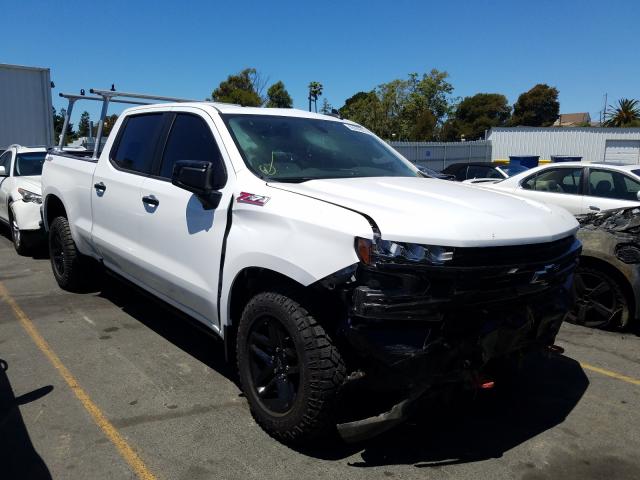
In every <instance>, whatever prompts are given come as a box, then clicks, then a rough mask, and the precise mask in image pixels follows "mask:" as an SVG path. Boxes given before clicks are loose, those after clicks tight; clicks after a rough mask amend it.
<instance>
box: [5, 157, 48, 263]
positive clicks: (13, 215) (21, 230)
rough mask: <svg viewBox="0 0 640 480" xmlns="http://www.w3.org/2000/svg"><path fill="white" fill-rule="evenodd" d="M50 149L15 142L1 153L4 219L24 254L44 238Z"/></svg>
mask: <svg viewBox="0 0 640 480" xmlns="http://www.w3.org/2000/svg"><path fill="white" fill-rule="evenodd" d="M46 155H47V149H46V148H44V147H23V146H20V145H11V146H10V147H9V148H8V149H7V150H6V151H5V152H4V153H3V154H2V155H0V221H2V222H3V223H6V224H7V225H8V226H9V228H10V229H11V239H12V240H13V245H14V247H15V249H16V251H17V252H18V253H19V254H20V255H27V254H28V253H29V252H30V251H31V248H32V247H33V246H35V244H36V243H37V242H39V241H40V240H41V238H43V232H44V231H43V229H42V221H41V217H40V205H41V203H42V197H41V196H40V193H41V188H42V187H41V185H40V175H41V174H42V164H43V163H44V159H45V156H46Z"/></svg>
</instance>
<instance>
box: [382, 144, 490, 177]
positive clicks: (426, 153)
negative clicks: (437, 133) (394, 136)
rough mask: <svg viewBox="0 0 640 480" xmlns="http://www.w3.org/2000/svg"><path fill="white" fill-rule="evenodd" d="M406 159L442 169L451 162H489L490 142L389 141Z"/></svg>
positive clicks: (435, 168)
mask: <svg viewBox="0 0 640 480" xmlns="http://www.w3.org/2000/svg"><path fill="white" fill-rule="evenodd" d="M389 145H391V146H392V147H393V148H394V149H395V150H396V151H397V152H398V153H400V154H401V155H402V156H404V157H405V158H406V159H407V160H409V161H411V162H413V163H415V164H417V165H420V166H424V167H429V168H433V169H434V170H442V169H444V168H445V167H448V166H449V165H451V164H453V163H469V162H489V161H490V160H491V142H487V141H485V140H480V141H473V142H389Z"/></svg>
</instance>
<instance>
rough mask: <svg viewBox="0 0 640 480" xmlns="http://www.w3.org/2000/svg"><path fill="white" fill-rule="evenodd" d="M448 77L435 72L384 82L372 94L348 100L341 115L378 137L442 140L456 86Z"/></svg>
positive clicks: (341, 109) (358, 94) (341, 110)
mask: <svg viewBox="0 0 640 480" xmlns="http://www.w3.org/2000/svg"><path fill="white" fill-rule="evenodd" d="M447 78H448V74H447V73H446V72H440V71H438V70H431V71H430V72H429V73H425V74H423V75H422V76H420V75H418V74H417V73H412V74H410V75H409V78H408V79H406V80H403V79H396V80H392V81H390V82H387V83H383V84H381V85H379V86H378V87H376V89H375V90H373V91H371V92H358V93H356V94H355V95H353V96H352V97H351V98H349V99H347V100H346V101H345V104H344V106H343V107H341V108H340V114H341V115H342V116H343V117H345V118H348V119H350V120H353V121H355V122H358V123H360V124H361V125H364V126H365V127H367V128H368V129H369V130H371V131H373V132H374V133H376V134H377V135H378V136H380V137H382V138H387V139H397V140H418V141H419V140H432V139H435V138H438V136H439V133H440V129H441V127H442V124H443V123H444V120H445V119H446V118H447V116H448V115H449V114H450V112H451V99H450V95H451V93H452V92H453V86H452V85H451V84H450V83H449V82H448V80H447Z"/></svg>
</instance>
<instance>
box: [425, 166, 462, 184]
mask: <svg viewBox="0 0 640 480" xmlns="http://www.w3.org/2000/svg"><path fill="white" fill-rule="evenodd" d="M416 167H418V170H420V172H422V173H424V175H425V176H427V177H430V178H438V179H440V180H455V179H456V177H454V176H453V175H448V174H446V173H441V172H436V171H435V170H434V169H432V168H429V167H425V166H422V165H416Z"/></svg>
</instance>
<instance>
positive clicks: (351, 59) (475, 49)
mask: <svg viewBox="0 0 640 480" xmlns="http://www.w3.org/2000/svg"><path fill="white" fill-rule="evenodd" d="M0 11H2V19H3V21H2V32H3V35H2V37H1V39H0V63H9V64H18V65H30V66H43V67H48V68H50V69H51V76H52V80H53V81H54V82H55V85H56V88H55V89H54V92H53V93H54V106H55V107H56V108H58V109H59V108H60V107H63V106H64V105H65V104H64V103H63V101H62V99H60V98H59V97H58V92H65V93H77V92H79V91H80V89H81V88H84V89H86V90H87V91H88V89H89V88H92V87H93V88H109V87H110V86H111V84H112V83H114V84H115V86H116V88H117V89H118V90H120V91H128V92H142V93H149V94H156V95H165V96H175V97H184V98H194V99H204V98H206V97H208V96H210V95H211V92H212V91H213V90H214V89H215V88H216V86H217V85H218V84H219V83H220V82H221V81H222V80H224V79H226V77H227V76H228V75H229V74H232V73H236V72H239V71H240V70H242V69H243V68H246V67H254V68H256V69H257V70H258V71H259V72H260V74H261V76H262V77H263V78H265V79H268V83H267V85H270V84H271V83H274V82H276V81H278V80H282V81H283V82H284V83H285V86H286V88H287V89H288V90H289V92H290V94H291V96H292V97H293V99H294V106H295V107H297V108H302V109H307V108H308V105H307V86H308V84H309V82H310V81H314V80H315V81H319V82H321V83H322V84H323V85H324V97H326V98H327V100H328V101H329V102H330V103H331V104H332V105H333V107H334V108H339V107H340V106H342V105H343V103H344V100H345V99H347V98H349V97H350V96H351V95H353V94H354V93H356V92H358V91H369V90H372V89H373V88H375V87H376V86H377V85H379V84H381V83H383V82H388V81H391V80H393V79H396V78H406V77H407V75H408V74H409V73H411V72H417V73H420V74H422V73H425V72H429V71H430V70H431V69H433V68H435V69H438V70H442V71H446V72H448V73H449V75H450V78H449V81H450V82H451V83H452V85H453V86H454V89H455V90H454V93H453V95H454V96H455V97H465V96H470V95H473V94H475V93H480V92H484V93H502V94H504V95H506V96H507V98H508V99H509V101H510V103H513V102H515V101H516V100H517V98H518V95H519V94H520V93H522V92H524V91H526V90H528V89H530V88H531V87H533V86H534V85H535V84H537V83H547V84H549V85H551V86H555V87H556V88H557V89H558V90H559V91H560V110H561V112H562V113H572V112H584V111H586V112H589V113H590V114H591V118H592V120H598V118H599V111H600V110H601V109H602V107H603V102H604V95H605V93H606V94H608V99H609V102H608V103H609V104H612V103H614V102H616V101H617V100H618V99H620V98H623V97H631V98H640V36H639V30H638V19H639V18H640V1H637V0H626V1H622V0H608V1H606V2H603V1H601V0H600V1H594V0H582V1H574V0H566V1H564V0H554V1H550V0H535V1H531V0H529V1H524V0H522V1H521V0H510V1H502V0H500V1H488V0H475V1H473V0H467V1H456V0H447V1H439V2H434V1H417V0H416V1H408V0H387V1H379V0H368V1H364V0H342V1H318V0H317V1H315V2H309V1H306V0H297V1H288V0H287V1H284V0H282V1H279V0H272V1H266V0H262V1H254V0H244V1H241V2H240V1H233V0H231V1H229V0H226V1H221V2H218V1H214V0H210V1H200V0H182V1H168V0H155V1H148V0H129V1H120V0H109V1H107V2H99V3H95V4H94V3H92V2H87V1H84V2H77V1H75V0H65V1H57V0H48V1H45V0H0ZM321 101H322V98H321V100H320V102H321ZM320 102H319V105H320ZM96 103H97V102H96ZM85 105H86V106H85ZM85 105H82V104H76V107H75V109H76V110H75V111H74V116H73V117H74V120H75V121H76V122H77V117H78V116H79V114H80V112H81V111H82V110H85V109H86V110H88V111H89V112H90V113H91V115H92V117H93V118H95V119H97V115H98V108H97V107H98V106H97V105H95V104H91V103H89V102H86V103H85ZM118 110H119V108H114V109H113V110H111V112H110V113H113V112H115V113H117V112H118Z"/></svg>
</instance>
